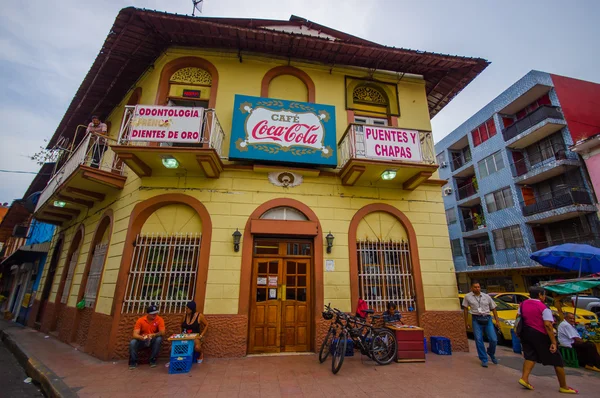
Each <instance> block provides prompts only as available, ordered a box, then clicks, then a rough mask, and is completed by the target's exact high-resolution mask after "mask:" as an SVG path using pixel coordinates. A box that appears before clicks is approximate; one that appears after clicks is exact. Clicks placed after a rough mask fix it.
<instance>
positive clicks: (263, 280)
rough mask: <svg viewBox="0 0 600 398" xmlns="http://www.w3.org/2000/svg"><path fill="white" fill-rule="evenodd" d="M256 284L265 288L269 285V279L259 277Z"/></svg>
mask: <svg viewBox="0 0 600 398" xmlns="http://www.w3.org/2000/svg"><path fill="white" fill-rule="evenodd" d="M256 284H257V285H258V286H265V285H266V284H267V278H265V277H264V276H259V277H258V278H256Z"/></svg>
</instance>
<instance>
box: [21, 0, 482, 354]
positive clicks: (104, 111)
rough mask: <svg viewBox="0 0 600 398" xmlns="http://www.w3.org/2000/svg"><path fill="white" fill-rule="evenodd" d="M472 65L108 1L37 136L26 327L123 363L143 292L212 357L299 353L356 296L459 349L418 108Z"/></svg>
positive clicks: (442, 100)
mask: <svg viewBox="0 0 600 398" xmlns="http://www.w3.org/2000/svg"><path fill="white" fill-rule="evenodd" d="M487 65H488V63H487V62H486V61H485V60H482V59H477V58H467V57H458V56H449V55H441V54H433V53H427V52H422V51H413V50H405V49H397V48H391V47H385V46H382V45H380V44H376V43H373V42H370V41H367V40H363V39H360V38H357V37H354V36H351V35H349V34H346V33H343V32H339V31H336V30H333V29H330V28H328V27H326V26H322V25H318V24H316V23H314V22H311V21H308V20H304V19H302V18H298V17H295V16H292V17H291V18H290V20H289V21H276V20H256V19H254V20H250V19H228V18H198V17H188V16H181V15H173V14H166V13H162V12H155V11H148V10H140V9H135V8H126V9H123V10H121V12H120V13H119V15H118V16H117V18H116V20H115V23H114V25H113V26H112V28H111V29H110V34H109V36H108V37H107V39H106V41H105V43H104V46H103V47H102V50H101V52H100V53H99V54H98V56H97V58H96V60H95V62H94V64H93V65H92V67H91V69H90V71H89V72H88V74H87V76H86V77H85V79H84V81H83V82H82V84H81V86H80V88H79V90H78V91H77V93H76V94H75V97H74V98H73V101H72V102H71V104H70V106H69V107H68V109H67V110H66V112H65V115H64V117H63V119H62V121H61V123H60V124H59V126H58V128H57V130H56V132H55V133H54V135H53V137H52V139H51V141H50V145H49V149H57V148H58V149H60V153H61V154H60V156H59V157H58V160H57V164H56V174H55V175H54V176H53V177H52V179H51V180H50V182H49V183H48V185H47V187H46V188H45V189H44V190H43V191H42V192H41V194H40V197H39V200H38V203H37V207H36V210H35V217H36V218H37V219H38V220H40V221H44V222H48V223H52V224H55V225H58V228H57V232H56V234H55V236H54V239H53V242H52V248H51V252H50V254H49V256H50V264H49V266H48V267H46V269H45V270H44V275H43V277H42V281H41V284H40V286H41V287H42V288H41V289H40V291H38V292H37V294H36V296H35V300H34V304H33V308H32V315H31V316H30V323H31V326H36V327H38V328H40V329H41V330H42V331H44V332H50V333H55V334H56V335H57V336H58V337H59V338H60V339H61V340H62V341H64V342H67V343H71V344H73V345H76V346H78V347H81V349H82V350H84V351H85V352H87V353H89V354H91V355H94V356H96V357H99V358H102V359H109V358H124V357H127V354H128V351H127V350H128V342H129V340H130V338H131V333H132V328H133V324H134V322H135V320H136V319H137V318H138V317H139V316H141V314H143V313H144V312H145V309H146V307H147V306H148V305H150V304H155V305H157V306H158V307H159V308H160V313H161V315H162V316H163V317H164V319H165V322H166V325H167V332H168V333H176V332H179V328H180V326H179V324H180V322H181V314H182V313H183V311H184V308H185V305H186V303H187V302H188V301H190V300H195V301H196V303H197V305H198V308H199V310H200V311H202V312H203V313H204V314H206V318H207V320H208V322H209V325H210V329H209V333H208V335H207V339H206V343H205V350H206V354H207V355H209V356H213V357H233V356H244V355H246V354H252V353H265V352H301V351H315V350H316V349H318V348H319V344H320V341H321V340H320V339H321V338H322V337H323V336H324V334H325V332H326V330H327V329H326V328H327V326H328V325H327V323H326V322H325V321H324V320H323V319H322V317H321V312H322V311H323V307H324V305H325V304H328V303H331V305H332V306H334V307H337V308H339V309H341V310H343V311H347V312H353V311H355V309H356V305H357V302H358V300H359V298H362V299H364V300H365V301H366V302H367V304H368V305H369V306H370V307H371V308H373V309H376V310H377V311H382V310H383V309H384V308H385V305H386V303H388V302H394V303H397V305H398V308H399V309H400V310H401V311H402V313H403V318H404V321H405V323H409V324H413V325H418V326H421V327H423V328H424V329H425V334H426V336H431V335H434V336H446V337H449V338H451V339H452V343H453V348H454V350H467V349H468V348H467V341H466V334H465V329H464V321H463V320H462V312H461V311H460V308H459V301H458V299H457V293H458V292H457V288H456V280H455V274H454V267H453V263H452V257H451V252H450V243H449V238H448V229H447V227H446V219H445V214H444V207H443V203H442V196H441V188H440V187H441V186H442V185H443V184H444V183H445V181H442V180H440V179H439V178H438V176H437V167H438V166H437V165H436V164H435V154H434V148H433V139H432V134H431V124H430V118H431V117H433V116H434V115H435V114H436V113H438V112H439V111H440V110H441V109H442V108H443V107H444V106H445V105H446V104H447V103H448V102H449V101H450V100H451V99H452V98H453V97H454V96H455V95H456V94H457V93H458V92H460V91H461V90H462V89H463V88H464V87H465V86H466V85H467V84H468V83H469V82H470V81H471V80H473V79H474V78H475V77H476V76H477V75H478V74H479V73H480V72H481V71H482V70H483V69H485V68H486V66H487ZM92 115H98V116H99V117H100V119H101V120H102V121H103V122H104V123H106V125H107V134H106V135H104V134H102V131H101V130H102V129H100V130H99V132H97V133H94V132H86V126H87V124H88V123H89V122H90V119H91V116H92Z"/></svg>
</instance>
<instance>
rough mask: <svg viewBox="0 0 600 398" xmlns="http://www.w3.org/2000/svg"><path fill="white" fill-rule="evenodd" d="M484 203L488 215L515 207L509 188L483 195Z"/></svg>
mask: <svg viewBox="0 0 600 398" xmlns="http://www.w3.org/2000/svg"><path fill="white" fill-rule="evenodd" d="M485 203H486V204H487V209H488V213H493V212H495V211H498V210H502V209H506V208H507V207H513V206H514V205H515V203H514V202H513V197H512V191H511V189H510V187H506V188H502V189H499V190H497V191H494V192H491V193H488V194H487V195H485Z"/></svg>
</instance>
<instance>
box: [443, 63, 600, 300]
mask: <svg viewBox="0 0 600 398" xmlns="http://www.w3.org/2000/svg"><path fill="white" fill-rule="evenodd" d="M573 85H575V86H576V87H578V91H579V93H580V95H579V96H578V95H576V93H575V95H574V93H573V90H572V88H570V87H572V86H573ZM594 86H597V85H595V84H593V83H588V82H581V81H579V80H574V79H570V78H566V77H562V76H556V75H551V74H548V73H544V72H538V71H531V72H530V73H528V74H527V75H525V76H524V77H523V78H521V79H520V80H519V81H517V82H516V83H515V84H513V85H512V86H511V87H509V88H508V89H507V90H506V91H504V92H503V93H502V94H500V95H499V96H498V97H496V98H495V99H494V100H493V101H492V102H490V103H489V104H487V105H486V106H485V107H483V108H482V109H481V110H480V111H479V112H477V113H476V114H475V115H473V116H472V117H471V118H469V119H468V120H467V121H466V122H464V123H463V124H462V125H461V126H460V127H458V128H457V129H456V130H454V131H453V132H451V133H450V134H448V135H447V136H446V137H444V138H443V139H442V140H441V141H440V142H439V143H437V144H436V154H437V160H438V162H439V164H440V177H441V178H443V179H446V180H448V183H447V184H446V185H444V186H443V187H442V194H443V197H444V206H445V209H446V219H447V223H448V230H449V234H450V239H451V247H452V255H453V259H454V265H455V268H456V272H457V280H458V284H459V290H461V291H466V290H467V289H468V285H469V282H470V280H473V279H477V280H479V281H480V282H481V284H482V285H483V287H484V288H487V289H488V290H489V291H494V290H504V291H524V290H525V289H526V288H527V287H528V286H529V285H531V284H535V283H537V282H538V281H540V280H543V279H548V278H556V277H559V276H560V275H559V274H556V273H555V272H553V271H552V270H550V269H548V268H544V267H541V266H539V265H537V263H535V262H533V261H532V260H530V258H529V255H530V254H531V253H532V252H534V251H536V250H539V249H542V248H545V247H548V246H552V245H555V244H560V243H565V242H586V243H591V244H595V245H598V242H600V240H598V232H599V229H598V228H599V227H598V217H597V215H596V213H595V212H596V207H595V205H594V203H595V201H596V199H595V196H594V193H593V190H592V187H591V184H590V183H589V181H588V177H587V174H586V173H585V171H584V168H583V167H582V165H583V162H582V160H581V159H580V158H579V156H578V155H577V154H576V153H574V152H572V151H570V150H569V146H570V145H571V144H572V143H573V138H572V130H573V129H578V128H579V127H580V126H581V125H584V124H585V123H586V120H585V117H576V118H570V117H569V115H570V114H569V113H568V112H566V110H567V109H569V110H570V109H573V108H574V107H575V108H576V107H577V104H576V102H577V101H586V100H587V98H586V88H587V90H588V91H589V89H590V88H593V87H594ZM578 116H581V115H578ZM572 126H573V127H572Z"/></svg>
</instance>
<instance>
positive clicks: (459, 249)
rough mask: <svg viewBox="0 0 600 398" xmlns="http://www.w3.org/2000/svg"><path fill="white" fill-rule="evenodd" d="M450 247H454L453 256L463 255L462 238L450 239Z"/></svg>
mask: <svg viewBox="0 0 600 398" xmlns="http://www.w3.org/2000/svg"><path fill="white" fill-rule="evenodd" d="M450 247H452V256H453V257H459V256H462V255H463V253H462V246H461V245H460V239H452V240H451V241H450Z"/></svg>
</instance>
